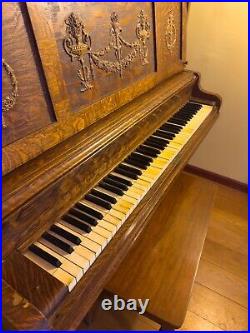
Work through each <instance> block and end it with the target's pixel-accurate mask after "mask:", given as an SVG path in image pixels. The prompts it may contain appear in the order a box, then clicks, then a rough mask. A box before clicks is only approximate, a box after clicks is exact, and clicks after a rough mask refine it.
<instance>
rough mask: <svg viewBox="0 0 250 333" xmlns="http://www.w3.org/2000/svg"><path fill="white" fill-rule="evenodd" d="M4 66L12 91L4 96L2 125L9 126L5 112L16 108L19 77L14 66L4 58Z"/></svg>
mask: <svg viewBox="0 0 250 333" xmlns="http://www.w3.org/2000/svg"><path fill="white" fill-rule="evenodd" d="M2 66H3V69H4V71H5V72H6V74H7V76H8V78H9V81H10V86H11V92H10V94H9V95H8V96H6V97H2V127H3V128H7V127H8V125H7V123H6V120H5V113H7V112H9V111H10V110H11V109H13V108H14V106H15V104H16V98H17V96H18V88H17V79H16V76H15V73H14V70H13V68H11V66H10V65H9V64H7V62H6V61H5V60H4V59H2Z"/></svg>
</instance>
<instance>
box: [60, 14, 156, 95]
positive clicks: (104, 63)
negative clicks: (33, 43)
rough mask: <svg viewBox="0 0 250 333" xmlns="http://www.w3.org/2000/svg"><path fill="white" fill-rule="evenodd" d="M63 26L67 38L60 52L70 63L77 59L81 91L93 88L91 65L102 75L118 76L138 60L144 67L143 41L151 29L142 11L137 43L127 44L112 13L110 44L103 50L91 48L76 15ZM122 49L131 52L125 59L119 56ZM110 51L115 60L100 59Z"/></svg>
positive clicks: (87, 36)
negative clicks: (69, 58)
mask: <svg viewBox="0 0 250 333" xmlns="http://www.w3.org/2000/svg"><path fill="white" fill-rule="evenodd" d="M65 24H66V33H67V37H66V38H65V39H64V49H65V51H66V53H67V54H68V55H69V56H70V57H71V60H72V61H74V60H77V61H79V63H80V69H79V70H78V77H79V78H80V81H81V85H82V89H81V91H86V90H88V89H91V88H92V87H93V80H94V70H93V69H94V65H95V66H96V67H97V68H99V69H101V70H103V71H105V72H110V73H112V72H113V73H119V75H120V77H122V74H123V71H124V70H125V69H126V68H127V67H128V66H129V65H130V64H131V63H132V62H134V61H135V60H136V59H137V58H138V57H139V58H140V61H141V64H142V65H146V64H148V59H147V58H148V47H147V41H148V39H149V37H150V30H151V29H150V24H149V22H148V18H147V16H146V15H145V14H144V12H143V10H141V11H140V13H139V15H138V23H137V25H136V31H135V32H136V37H137V40H136V41H134V42H128V41H126V40H125V39H124V38H123V36H122V27H121V25H120V23H119V18H118V14H117V13H116V12H113V13H112V14H111V16H110V30H109V33H110V41H109V43H108V45H107V46H106V47H105V48H103V49H101V50H99V51H93V50H92V49H91V37H90V35H89V34H88V33H87V32H86V30H85V25H84V23H83V22H82V20H81V19H80V18H79V17H78V16H77V15H76V14H74V13H72V14H70V15H69V17H68V18H67V19H66V20H65ZM123 48H129V49H131V52H130V53H129V54H127V55H126V56H125V57H123ZM110 52H114V55H115V59H116V60H115V61H110V60H106V59H103V57H104V56H106V55H108V54H109V53H110Z"/></svg>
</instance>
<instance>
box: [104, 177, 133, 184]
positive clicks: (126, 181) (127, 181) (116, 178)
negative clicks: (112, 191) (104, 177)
mask: <svg viewBox="0 0 250 333" xmlns="http://www.w3.org/2000/svg"><path fill="white" fill-rule="evenodd" d="M108 177H109V179H113V180H115V181H117V182H118V183H122V184H124V185H127V186H132V182H131V181H130V180H127V179H124V178H122V177H118V176H115V175H108Z"/></svg>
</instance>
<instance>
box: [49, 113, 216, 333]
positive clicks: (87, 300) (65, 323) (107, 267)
mask: <svg viewBox="0 0 250 333" xmlns="http://www.w3.org/2000/svg"><path fill="white" fill-rule="evenodd" d="M216 118H217V112H216V111H215V112H214V113H212V114H210V116H209V117H208V118H207V119H206V121H205V122H204V123H203V125H202V126H201V127H200V128H199V130H198V131H197V132H196V134H195V136H194V137H193V138H192V139H191V141H190V142H189V144H187V146H186V147H185V148H184V149H183V151H182V153H181V156H179V158H177V159H176V160H174V163H173V164H172V165H171V166H170V168H169V169H168V170H167V172H166V173H165V174H164V175H162V177H160V178H159V180H158V181H157V182H156V183H155V185H154V186H153V187H152V188H151V190H150V191H149V192H148V193H147V195H146V196H145V197H144V198H143V200H142V201H141V203H140V206H138V207H137V208H136V209H135V210H134V211H133V213H132V214H131V215H130V217H129V219H128V220H127V221H126V223H125V224H124V225H123V226H122V227H121V229H120V230H119V232H118V233H117V234H116V236H115V237H114V238H113V240H112V242H111V243H109V245H108V246H107V247H106V250H105V251H104V252H103V253H102V254H101V255H100V256H99V257H98V259H97V261H96V263H95V265H94V266H92V267H91V268H90V269H89V270H88V272H87V274H86V275H85V276H84V277H83V279H82V280H81V281H80V282H79V283H78V285H77V287H76V288H75V289H74V290H73V291H72V292H71V293H70V295H69V296H68V297H67V298H66V299H65V300H64V302H62V303H61V305H60V306H59V307H58V308H57V311H56V312H55V313H54V314H53V316H52V317H51V318H50V324H51V325H52V326H53V327H56V329H62V328H64V329H65V327H68V329H74V327H76V326H78V325H79V324H80V321H81V319H82V317H83V316H85V315H86V313H87V312H88V310H89V308H90V307H91V305H93V303H94V301H95V300H96V298H97V297H98V295H99V294H100V292H101V290H102V288H103V286H104V285H105V283H107V281H108V279H109V278H110V276H111V274H113V273H114V271H115V270H116V269H117V267H118V266H119V264H120V263H121V261H122V260H123V259H124V258H125V255H126V254H127V253H128V251H129V250H130V249H131V248H132V246H133V244H135V242H136V241H137V239H138V238H139V236H140V235H141V234H142V232H143V230H144V228H145V227H146V225H147V224H148V222H149V220H150V217H151V214H152V213H153V211H154V210H155V209H157V206H158V204H159V202H160V198H161V197H162V196H163V195H164V193H166V190H167V188H168V187H169V185H170V184H171V183H172V181H173V180H174V178H175V176H176V175H177V174H178V173H179V172H180V170H181V169H182V168H183V166H184V165H185V164H186V162H187V160H188V159H189V158H190V155H191V154H192V152H193V151H194V149H196V148H197V146H198V145H199V143H200V142H201V140H202V139H203V138H204V136H205V135H206V133H207V131H208V130H209V128H210V127H211V126H212V124H213V123H214V121H215V120H216ZM149 200H150V204H149ZM111 253H112V254H113V255H110V254H111ZM114 254H115V255H114ZM93 285H94V288H93ZM83 298H84V303H83V302H82V299H83ZM76 313H77V315H76ZM72 314H74V319H73V320H71V322H69V318H72ZM58 318H60V322H58Z"/></svg>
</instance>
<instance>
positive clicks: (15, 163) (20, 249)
mask: <svg viewBox="0 0 250 333" xmlns="http://www.w3.org/2000/svg"><path fill="white" fill-rule="evenodd" d="M186 20H187V3H184V2H183V3H175V2H170V3H159V2H158V3H157V2H156V3H146V2H145V3H132V2H131V3H130V2H126V3H80V2H79V3H70V2H66V3H63V2H62V3H60V2H54V3H49V2H48V3H32V2H30V3H4V4H3V27H2V29H3V60H2V66H3V106H2V114H3V115H2V120H3V125H2V127H3V128H2V130H3V148H2V154H3V167H2V170H3V204H2V205H3V208H2V215H3V222H2V241H3V284H2V302H3V321H4V325H5V327H6V328H14V329H46V328H47V329H76V328H77V327H78V325H79V324H80V322H81V320H82V318H83V317H84V316H85V315H86V314H87V313H88V311H89V309H90V308H91V306H92V305H93V303H94V302H95V300H96V299H97V297H98V295H99V294H100V292H101V291H102V290H103V288H104V287H105V284H106V283H107V282H108V280H109V279H110V277H111V276H112V274H113V273H114V272H115V271H116V269H117V268H118V266H119V264H120V263H121V262H122V260H123V259H124V257H125V256H126V254H127V253H128V252H129V250H130V249H131V248H132V246H134V245H135V244H136V241H137V239H138V237H139V236H140V235H141V234H142V233H143V231H144V229H145V227H146V225H147V224H148V223H149V221H150V216H151V214H152V213H153V212H154V210H155V209H156V207H157V205H158V204H159V203H160V199H161V197H162V196H163V195H164V193H165V192H166V190H167V189H168V187H169V185H170V184H171V183H172V181H173V180H174V178H175V176H176V175H177V174H178V173H179V171H180V170H181V169H182V168H183V167H184V165H185V164H186V163H187V161H188V159H189V158H190V156H191V155H192V153H193V151H194V150H195V148H196V147H197V146H198V145H199V143H200V142H201V141H202V139H203V138H204V136H205V135H206V133H207V132H208V130H209V129H210V128H211V126H212V124H213V123H214V121H215V120H216V118H217V116H218V110H219V108H220V103H221V102H220V98H219V97H217V96H216V95H212V94H208V93H205V92H203V91H201V90H200V88H199V75H198V74H196V73H194V72H191V71H186V70H185V69H184V67H185V63H186V58H185V50H186ZM197 52H198V51H197ZM190 99H191V100H194V101H197V102H201V103H205V104H208V105H211V106H212V112H211V113H210V114H209V116H208V117H207V118H206V120H205V121H204V122H203V123H202V124H201V126H200V127H199V128H198V130H197V131H196V132H195V134H194V135H193V136H192V137H191V139H190V140H189V141H188V143H187V144H186V145H185V147H184V148H183V149H182V150H181V152H180V153H179V154H178V156H176V158H174V160H173V161H172V163H171V164H170V165H169V167H168V168H167V169H166V171H165V172H164V173H163V174H162V175H161V176H160V178H159V179H158V180H157V181H156V182H155V184H154V185H153V186H152V187H151V188H150V190H149V191H148V192H147V193H146V194H145V196H144V197H143V199H142V201H141V202H140V204H139V205H138V206H137V207H136V208H135V209H134V210H133V212H132V213H131V215H130V216H129V218H128V219H127V220H126V221H125V222H124V224H123V225H122V227H121V228H120V229H119V231H118V232H117V233H116V234H115V236H114V237H113V239H112V240H111V241H110V242H109V244H108V245H107V246H106V248H105V249H104V251H103V252H102V253H101V254H100V255H99V256H98V258H97V259H96V261H95V262H94V264H93V265H92V266H91V267H90V268H89V269H88V270H87V272H86V273H85V274H84V276H83V277H82V278H81V279H80V280H79V282H78V283H77V285H76V286H75V287H74V289H73V290H72V291H71V292H69V291H68V289H67V287H66V286H65V285H64V284H63V283H61V282H60V281H58V280H57V279H55V278H54V277H53V276H51V275H49V274H48V273H47V272H46V271H44V270H43V269H41V268H40V267H39V266H37V265H36V264H34V263H33V262H32V261H30V260H28V259H27V258H26V257H25V256H24V255H23V253H24V252H25V251H26V250H27V248H28V247H29V246H30V245H31V244H32V243H33V242H35V241H36V240H37V239H39V238H40V237H41V235H42V234H43V232H44V231H45V230H47V229H48V228H49V227H50V226H51V225H52V224H53V223H54V222H55V221H56V220H57V219H59V218H60V217H61V216H62V215H63V214H64V213H65V212H66V211H68V209H69V208H70V207H72V205H74V203H76V202H77V201H78V200H79V199H80V198H82V197H83V195H84V194H85V193H87V192H88V191H89V190H90V189H91V188H93V187H94V186H95V185H96V184H97V183H98V182H99V181H100V180H101V179H103V178H104V177H105V176H106V175H107V174H109V172H110V171H111V170H112V169H113V168H114V167H115V166H116V165H118V164H119V163H120V162H121V161H123V160H124V158H125V157H126V156H128V155H129V154H130V153H131V152H132V151H134V150H135V149H136V147H137V146H139V145H140V144H141V143H142V142H143V141H144V140H145V138H147V137H149V136H150V135H151V134H152V133H153V132H154V131H155V130H156V129H157V128H159V127H160V126H161V125H162V124H163V123H165V122H166V121H167V120H168V119H169V118H170V117H171V116H172V115H173V114H174V113H176V112H177V111H178V110H179V109H180V108H181V107H182V106H183V105H185V104H186V103H187V102H188V101H189V100H190ZM135 246H136V245H135Z"/></svg>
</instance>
